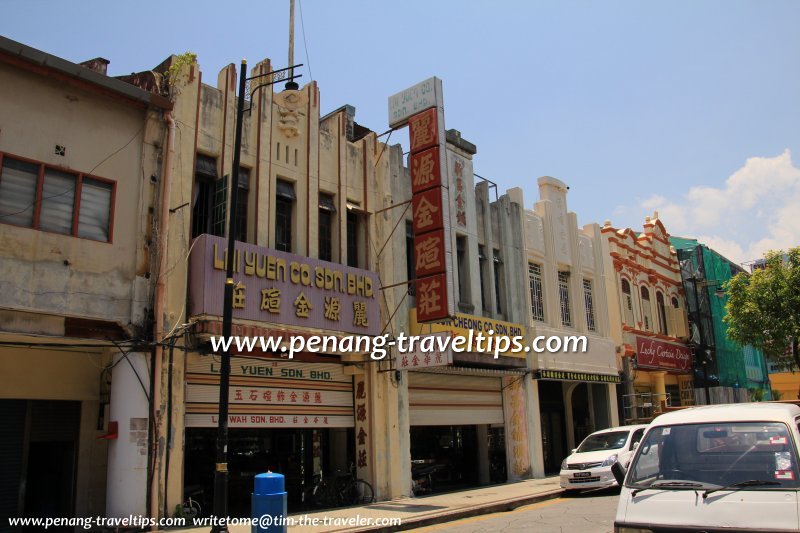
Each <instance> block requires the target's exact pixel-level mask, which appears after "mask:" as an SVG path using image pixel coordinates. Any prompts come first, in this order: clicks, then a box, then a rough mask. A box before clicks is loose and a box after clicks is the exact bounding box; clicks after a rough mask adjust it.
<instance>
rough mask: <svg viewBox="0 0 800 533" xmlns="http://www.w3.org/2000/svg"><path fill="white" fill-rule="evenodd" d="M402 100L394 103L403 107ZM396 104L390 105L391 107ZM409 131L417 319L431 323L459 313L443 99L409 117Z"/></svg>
mask: <svg viewBox="0 0 800 533" xmlns="http://www.w3.org/2000/svg"><path fill="white" fill-rule="evenodd" d="M436 81H437V82H438V80H436ZM440 85H441V82H438V85H436V86H437V87H439V93H438V94H439V95H440V94H441V89H440ZM393 98H396V96H395V97H393ZM398 102H399V100H398V101H397V102H395V104H396V105H399V103H398ZM392 105H393V104H392V102H391V101H390V109H391V108H392ZM408 129H409V136H410V140H411V156H410V158H409V165H410V167H411V191H412V198H411V213H412V223H413V228H414V252H415V258H416V259H415V267H414V277H415V279H416V292H417V294H416V296H417V319H418V320H419V321H420V322H429V321H432V320H440V319H442V318H446V317H449V316H452V315H453V314H454V313H455V302H454V301H453V299H454V293H453V290H452V243H451V240H452V236H451V232H450V227H451V225H452V223H451V220H450V192H449V191H450V189H449V184H448V180H447V165H446V161H445V160H444V157H445V153H446V147H445V136H444V112H443V109H442V104H441V97H440V96H439V97H437V106H436V107H431V108H428V109H425V110H424V111H421V112H418V113H416V114H414V115H411V116H409V118H408Z"/></svg>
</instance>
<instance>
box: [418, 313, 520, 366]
mask: <svg viewBox="0 0 800 533" xmlns="http://www.w3.org/2000/svg"><path fill="white" fill-rule="evenodd" d="M408 328H409V335H426V334H428V333H439V332H451V333H453V334H454V335H458V336H460V337H469V335H470V332H472V335H473V336H474V335H476V334H477V333H481V334H483V336H484V337H489V338H496V337H525V327H524V326H522V325H521V324H515V323H513V322H503V321H502V320H496V319H494V318H488V317H484V316H474V315H465V314H463V313H456V316H454V317H453V318H450V319H444V320H442V321H440V322H428V323H425V324H420V323H419V322H417V310H416V308H413V307H412V308H411V309H410V310H409V312H408ZM490 332H491V333H490ZM520 344H522V345H524V340H523V339H522V338H521V339H520ZM486 353H491V354H492V355H493V354H494V352H493V351H492V350H487V351H486ZM500 355H503V356H506V357H519V358H521V359H524V358H525V352H524V351H520V352H519V353H517V352H512V351H507V352H503V353H501V354H500Z"/></svg>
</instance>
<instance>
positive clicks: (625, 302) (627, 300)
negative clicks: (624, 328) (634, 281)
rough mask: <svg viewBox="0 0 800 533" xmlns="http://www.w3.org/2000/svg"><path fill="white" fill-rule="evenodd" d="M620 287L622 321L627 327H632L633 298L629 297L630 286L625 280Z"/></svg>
mask: <svg viewBox="0 0 800 533" xmlns="http://www.w3.org/2000/svg"><path fill="white" fill-rule="evenodd" d="M620 285H621V286H622V320H623V321H624V322H625V324H628V325H629V326H634V325H635V324H634V322H633V298H632V297H631V284H630V283H628V280H627V279H623V280H622V281H621V283H620Z"/></svg>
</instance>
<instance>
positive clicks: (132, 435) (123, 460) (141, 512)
mask: <svg viewBox="0 0 800 533" xmlns="http://www.w3.org/2000/svg"><path fill="white" fill-rule="evenodd" d="M125 357H126V356H123V355H122V354H118V355H115V356H114V358H113V362H114V364H113V367H112V371H111V404H110V408H109V417H108V420H109V424H110V423H111V422H116V424H117V428H118V436H117V438H114V439H110V440H109V444H108V473H107V478H106V480H107V484H106V516H108V517H112V518H125V517H128V516H148V514H149V513H148V509H147V501H146V499H147V451H148V450H147V447H148V420H149V413H148V400H147V396H148V395H149V394H150V391H149V384H150V379H149V369H148V364H147V360H148V357H147V355H146V354H143V353H130V354H128V355H127V359H128V360H127V361H125V360H123V359H124V358H125ZM137 374H138V376H137ZM140 380H141V381H140Z"/></svg>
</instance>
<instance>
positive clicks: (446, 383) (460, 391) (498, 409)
mask: <svg viewBox="0 0 800 533" xmlns="http://www.w3.org/2000/svg"><path fill="white" fill-rule="evenodd" d="M408 395H409V410H410V415H411V425H412V426H460V425H472V424H502V423H503V397H502V392H501V380H500V378H499V377H482V376H481V377H479V376H458V375H449V374H433V373H425V372H409V373H408Z"/></svg>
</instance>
